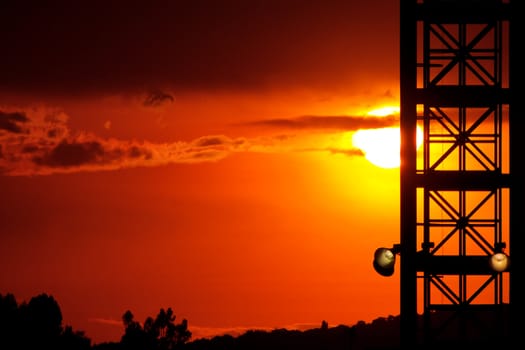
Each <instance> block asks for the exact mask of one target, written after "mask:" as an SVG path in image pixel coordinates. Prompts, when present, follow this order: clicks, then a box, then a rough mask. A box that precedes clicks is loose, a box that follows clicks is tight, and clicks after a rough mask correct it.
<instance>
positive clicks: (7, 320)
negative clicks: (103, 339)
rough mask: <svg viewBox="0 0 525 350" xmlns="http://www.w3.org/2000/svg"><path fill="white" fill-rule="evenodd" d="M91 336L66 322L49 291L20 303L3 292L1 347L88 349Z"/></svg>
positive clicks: (1, 304)
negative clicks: (88, 336) (63, 323)
mask: <svg viewBox="0 0 525 350" xmlns="http://www.w3.org/2000/svg"><path fill="white" fill-rule="evenodd" d="M90 348H91V340H90V339H89V338H87V337H85V335H84V333H83V332H78V331H74V330H73V328H72V327H71V326H65V327H63V326H62V312H61V310H60V306H59V305H58V302H57V301H56V300H55V298H54V297H53V296H51V295H48V294H46V293H43V294H40V295H37V296H34V297H32V298H31V299H30V301H29V302H28V303H26V302H24V303H22V304H20V305H18V303H17V301H16V298H15V297H14V295H13V294H6V295H5V296H2V295H1V294H0V349H6V350H16V349H56V350H61V349H64V350H65V349H68V350H88V349H90Z"/></svg>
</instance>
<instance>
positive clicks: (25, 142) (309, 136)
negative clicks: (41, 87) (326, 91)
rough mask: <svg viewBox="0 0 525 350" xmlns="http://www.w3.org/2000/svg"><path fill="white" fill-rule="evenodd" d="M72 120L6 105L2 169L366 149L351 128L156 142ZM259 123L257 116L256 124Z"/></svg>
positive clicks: (333, 120) (69, 168)
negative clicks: (90, 129)
mask: <svg viewBox="0 0 525 350" xmlns="http://www.w3.org/2000/svg"><path fill="white" fill-rule="evenodd" d="M324 119H327V120H324ZM372 119H374V118H372ZM68 120H69V117H68V116H67V115H66V114H64V113H63V112H61V111H57V110H52V109H42V108H41V109H36V108H33V109H28V110H27V111H2V110H0V121H1V124H0V125H1V128H0V174H3V175H18V176H20V175H47V174H53V173H73V172H79V171H104V170H116V169H122V168H132V167H152V166H162V165H167V164H174V163H187V164H188V163H201V162H213V161H218V160H220V159H223V158H225V157H227V156H229V155H231V154H234V153H238V152H258V153H263V152H264V153H268V152H274V153H277V152H328V153H331V154H343V155H347V156H362V155H363V154H362V152H361V151H360V150H358V149H355V148H352V147H351V146H350V143H349V142H348V135H347V133H345V132H339V131H338V132H335V133H334V132H331V133H324V134H315V133H286V132H281V133H279V134H274V135H270V136H259V137H251V138H245V137H237V138H231V137H228V136H226V135H205V136H202V137H198V138H196V139H194V140H191V141H174V142H167V143H153V142H149V141H138V140H121V139H115V138H103V137H100V136H98V135H94V134H91V133H86V132H82V131H73V130H71V129H70V127H69V126H68ZM290 120H292V121H295V122H298V123H299V124H301V125H300V127H299V128H301V129H305V128H308V127H313V128H317V127H326V128H328V129H334V128H335V126H336V125H338V128H335V129H339V128H340V127H342V126H346V127H347V129H348V128H349V126H352V128H357V127H358V126H370V125H373V126H378V125H382V124H378V122H377V121H375V122H374V121H372V122H367V121H365V120H361V119H358V120H353V119H352V118H341V117H323V118H321V117H301V118H297V119H290ZM352 120H353V121H352ZM385 122H386V121H385ZM266 123H267V125H269V126H271V127H276V126H277V125H279V123H275V122H274V121H266ZM257 124H258V123H257V122H255V123H254V124H253V125H257ZM259 124H260V123H259ZM281 129H282V128H281ZM285 129H286V128H285ZM292 129H294V128H292ZM280 131H282V130H280ZM285 131H286V130H285Z"/></svg>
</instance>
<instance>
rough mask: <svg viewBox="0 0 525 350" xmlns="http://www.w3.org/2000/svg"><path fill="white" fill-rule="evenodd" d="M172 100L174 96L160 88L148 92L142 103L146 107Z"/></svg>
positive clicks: (156, 105)
mask: <svg viewBox="0 0 525 350" xmlns="http://www.w3.org/2000/svg"><path fill="white" fill-rule="evenodd" d="M173 101H174V98H173V96H172V95H170V94H168V93H166V92H163V91H160V90H155V91H152V92H150V93H149V94H148V96H147V97H146V99H145V100H144V102H143V105H144V106H146V107H158V106H161V105H163V104H164V103H167V102H173Z"/></svg>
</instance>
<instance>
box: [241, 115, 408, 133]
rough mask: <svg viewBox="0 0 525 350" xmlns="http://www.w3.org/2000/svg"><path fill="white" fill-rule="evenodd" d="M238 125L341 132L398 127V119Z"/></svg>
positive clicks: (301, 120) (344, 118)
mask: <svg viewBox="0 0 525 350" xmlns="http://www.w3.org/2000/svg"><path fill="white" fill-rule="evenodd" d="M240 125H246V126H256V127H267V128H274V129H294V130H341V131H355V130H358V129H375V128H386V127H391V126H398V125H399V118H398V117H396V116H388V117H381V118H379V117H377V118H376V117H361V116H301V117H297V118H291V119H290V118H289V119H265V120H258V121H254V122H248V123H244V124H240Z"/></svg>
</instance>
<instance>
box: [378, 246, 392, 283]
mask: <svg viewBox="0 0 525 350" xmlns="http://www.w3.org/2000/svg"><path fill="white" fill-rule="evenodd" d="M396 253H397V252H396V251H395V250H394V249H393V248H377V249H376V251H375V253H374V264H373V266H374V269H375V270H376V272H377V273H379V274H380V275H382V276H386V277H389V276H392V275H393V274H394V265H395V263H396Z"/></svg>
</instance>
